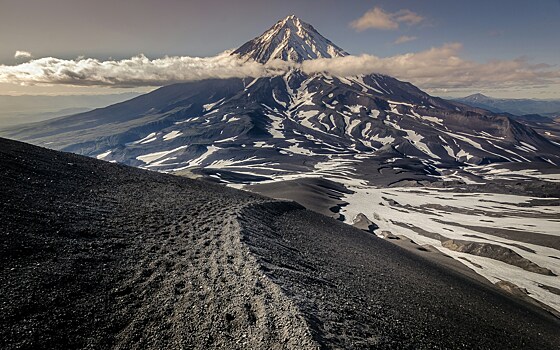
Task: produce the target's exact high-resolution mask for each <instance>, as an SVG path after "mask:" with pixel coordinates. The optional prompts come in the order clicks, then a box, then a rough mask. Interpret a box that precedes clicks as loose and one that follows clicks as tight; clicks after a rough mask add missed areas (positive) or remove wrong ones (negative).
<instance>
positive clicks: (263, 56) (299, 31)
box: [232, 15, 348, 63]
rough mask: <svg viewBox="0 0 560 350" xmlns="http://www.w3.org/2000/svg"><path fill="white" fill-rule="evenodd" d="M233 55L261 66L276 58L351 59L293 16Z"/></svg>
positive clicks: (283, 20)
mask: <svg viewBox="0 0 560 350" xmlns="http://www.w3.org/2000/svg"><path fill="white" fill-rule="evenodd" d="M232 54H233V55H239V56H240V57H243V58H251V59H254V60H255V61H257V62H260V63H266V62H268V61H270V60H273V59H281V60H285V61H294V62H302V61H303V60H307V59H315V58H332V57H340V56H347V55H348V53H347V52H346V51H344V50H343V49H341V48H340V47H338V46H336V45H335V44H333V43H332V42H331V41H330V40H328V39H327V38H325V37H324V36H322V35H321V34H319V32H317V30H315V28H313V26H312V25H310V24H308V23H305V22H303V21H301V20H300V19H299V18H298V17H296V16H294V15H291V16H288V17H286V18H284V19H282V20H280V21H278V22H277V23H276V24H275V25H274V26H273V27H272V28H270V29H269V30H267V31H266V32H264V33H263V34H262V35H261V36H259V37H257V38H255V39H253V40H251V41H248V42H247V43H245V44H244V45H243V46H241V47H240V48H238V49H237V50H235V51H234V52H233V53H232Z"/></svg>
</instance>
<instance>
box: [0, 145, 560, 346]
mask: <svg viewBox="0 0 560 350" xmlns="http://www.w3.org/2000/svg"><path fill="white" fill-rule="evenodd" d="M0 176H1V179H2V180H1V182H0V191H1V193H2V195H3V200H2V201H1V202H0V213H1V215H2V218H3V220H1V221H0V234H1V238H2V240H1V241H2V245H1V246H0V268H1V269H0V271H2V272H1V274H0V305H1V306H2V312H1V313H0V347H1V348H3V349H15V348H24V349H25V348H27V349H38V348H65V349H73V348H80V349H81V348H101V349H108V348H114V349H177V348H195V349H207V348H224V349H232V348H233V349H238V348H239V349H242V348H243V349H245V348H251V349H284V348H291V349H302V348H304V349H312V348H316V347H317V346H319V347H322V348H331V347H343V348H363V347H364V346H377V347H379V348H406V347H414V348H434V347H442V348H465V347H466V348H484V347H492V348H508V349H511V348H539V349H547V348H550V349H553V348H557V347H558V345H559V344H560V340H559V339H558V336H557V329H558V327H559V324H558V321H557V320H555V319H554V318H552V317H551V316H549V315H547V314H546V313H544V312H542V311H540V310H538V309H535V308H532V307H530V306H528V305H525V304H523V303H517V302H516V301H513V300H511V299H509V298H508V297H505V296H504V295H502V294H500V293H498V292H496V291H495V290H493V289H489V288H487V287H485V286H482V285H480V284H478V283H476V282H473V281H471V280H468V279H466V278H464V277H462V276H460V275H456V274H454V273H449V272H446V270H444V269H443V268H441V267H439V266H437V265H434V264H432V263H429V262H427V261H426V260H423V259H421V258H418V257H417V256H415V255H413V254H410V253H406V252H405V251H404V250H402V249H399V248H398V247H394V246H392V245H390V244H389V243H387V242H384V241H382V240H380V239H377V238H375V237H374V236H372V235H370V234H367V233H365V232H362V231H360V230H356V229H352V228H350V227H348V226H345V225H343V224H341V223H337V222H336V221H334V220H331V219H328V218H326V217H324V216H321V215H318V214H315V213H312V212H309V211H306V210H303V209H302V208H301V207H300V206H298V205H296V204H293V203H286V202H276V201H273V200H271V199H267V198H264V197H259V196H256V195H251V194H248V193H245V192H241V191H236V190H233V189H228V188H224V187H221V186H216V185H212V184H208V183H204V182H199V181H193V180H189V179H185V178H179V177H173V176H169V175H164V174H159V173H152V172H147V171H143V170H139V169H134V168H129V167H125V166H120V165H115V164H110V163H106V162H101V161H97V160H94V159H90V158H85V157H81V156H76V155H72V154H66V153H60V152H55V151H49V150H45V149H41V148H38V147H34V146H30V145H27V144H23V143H19V142H14V141H8V140H4V139H0Z"/></svg>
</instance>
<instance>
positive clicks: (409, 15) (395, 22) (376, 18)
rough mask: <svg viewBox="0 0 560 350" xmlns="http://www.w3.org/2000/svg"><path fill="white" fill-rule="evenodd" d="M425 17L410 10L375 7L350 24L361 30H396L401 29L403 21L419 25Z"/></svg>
mask: <svg viewBox="0 0 560 350" xmlns="http://www.w3.org/2000/svg"><path fill="white" fill-rule="evenodd" d="M424 20H425V18H424V17H423V16H421V15H419V14H417V13H415V12H412V11H410V10H406V9H405V10H400V11H397V12H393V13H390V12H385V11H384V10H383V9H382V8H380V7H374V8H372V9H371V10H369V11H367V12H366V13H364V14H363V15H362V17H360V18H358V19H356V20H355V21H352V22H351V23H350V26H351V27H352V28H354V29H356V30H357V31H359V32H361V31H364V30H366V29H370V28H373V29H382V30H394V29H399V26H400V24H401V23H405V24H408V25H417V24H420V23H422V22H423V21H424Z"/></svg>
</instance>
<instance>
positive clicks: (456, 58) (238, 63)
mask: <svg viewBox="0 0 560 350" xmlns="http://www.w3.org/2000/svg"><path fill="white" fill-rule="evenodd" d="M461 49H462V45H461V44H459V43H451V44H446V45H443V46H441V47H433V48H430V49H428V50H425V51H420V52H415V53H407V54H402V55H396V56H391V57H377V56H375V55H359V56H352V55H350V56H345V57H335V58H320V59H315V60H306V61H305V62H303V63H296V62H286V61H281V60H272V61H270V62H267V63H266V64H261V63H258V62H254V61H252V60H247V59H244V58H240V57H238V56H236V55H231V54H230V53H229V52H224V53H222V54H220V55H217V56H214V57H204V58H200V57H188V56H181V57H177V56H176V57H163V58H157V59H150V58H148V57H146V56H144V55H138V56H135V57H132V58H128V59H123V60H107V61H101V60H98V59H94V58H81V57H80V58H77V59H73V60H65V59H59V58H53V57H45V58H38V59H33V60H30V61H28V62H25V63H21V64H18V65H13V66H8V65H0V83H14V84H21V85H44V84H66V85H77V86H91V85H96V86H111V87H139V86H161V85H166V84H170V83H174V82H188V81H197V80H203V79H209V78H244V77H264V76H273V75H280V74H283V73H285V72H286V71H287V70H288V69H290V68H293V67H295V66H297V67H298V68H301V69H302V70H303V71H304V72H306V73H308V74H312V73H315V72H327V73H329V74H332V75H336V76H352V75H358V74H370V73H381V74H387V75H391V76H395V77H397V78H401V79H406V80H408V81H411V82H412V83H414V84H416V85H418V86H420V87H421V88H423V89H460V88H466V87H468V88H475V87H476V88H493V87H498V86H499V87H502V88H504V87H521V86H523V87H531V86H539V85H551V84H559V83H560V70H559V69H558V67H555V66H551V65H547V64H532V63H530V62H528V61H527V60H526V59H523V58H520V59H515V60H500V61H490V62H486V63H478V62H475V61H470V60H467V59H464V58H461V57H460V51H461Z"/></svg>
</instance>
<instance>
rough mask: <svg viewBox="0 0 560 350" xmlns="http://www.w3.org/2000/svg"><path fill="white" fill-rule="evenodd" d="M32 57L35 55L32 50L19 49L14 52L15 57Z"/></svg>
mask: <svg viewBox="0 0 560 350" xmlns="http://www.w3.org/2000/svg"><path fill="white" fill-rule="evenodd" d="M31 57H33V55H32V54H31V53H30V52H27V51H19V50H18V51H16V53H15V54H14V58H15V59H22V58H31Z"/></svg>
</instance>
